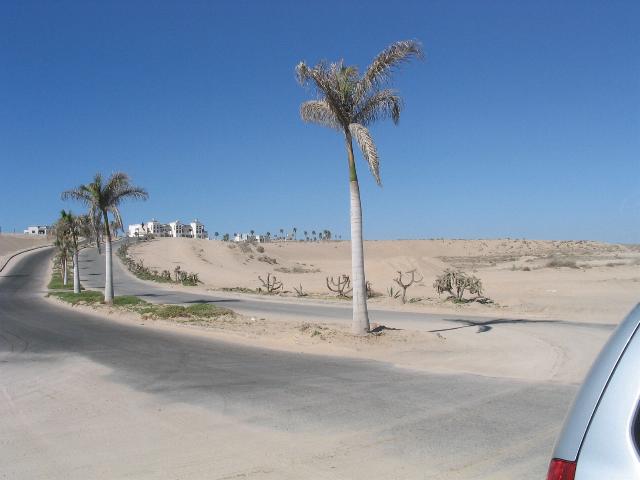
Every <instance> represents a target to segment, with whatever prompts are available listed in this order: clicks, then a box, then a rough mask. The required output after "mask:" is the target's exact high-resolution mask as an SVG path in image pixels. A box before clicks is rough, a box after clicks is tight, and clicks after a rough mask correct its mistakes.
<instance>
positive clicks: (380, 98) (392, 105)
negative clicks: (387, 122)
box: [354, 89, 402, 126]
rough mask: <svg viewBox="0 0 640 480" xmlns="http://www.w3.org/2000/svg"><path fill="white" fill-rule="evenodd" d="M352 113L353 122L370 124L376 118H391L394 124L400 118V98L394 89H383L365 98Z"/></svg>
mask: <svg viewBox="0 0 640 480" xmlns="http://www.w3.org/2000/svg"><path fill="white" fill-rule="evenodd" d="M361 103H362V105H361V106H360V108H359V109H358V111H357V113H356V114H355V115H354V122H356V123H360V124H361V125H365V126H366V125H370V124H371V123H373V122H375V121H377V120H384V119H386V118H391V120H393V123H395V124H396V125H397V124H398V121H399V120H400V112H401V110H402V99H401V98H400V96H399V95H398V93H397V92H396V91H395V90H391V89H385V90H379V91H377V92H375V93H374V94H373V95H371V96H369V97H367V98H365V99H364V100H363V101H362V102H361Z"/></svg>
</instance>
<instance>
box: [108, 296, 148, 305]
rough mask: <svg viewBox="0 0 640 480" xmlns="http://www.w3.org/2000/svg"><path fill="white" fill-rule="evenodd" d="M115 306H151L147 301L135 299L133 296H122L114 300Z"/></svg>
mask: <svg viewBox="0 0 640 480" xmlns="http://www.w3.org/2000/svg"><path fill="white" fill-rule="evenodd" d="M113 304H114V305H115V306H117V307H127V306H141V305H151V304H150V303H149V302H147V301H146V300H142V299H141V298H138V297H135V296H133V295H121V296H119V297H115V298H114V299H113Z"/></svg>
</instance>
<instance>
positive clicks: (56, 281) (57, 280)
mask: <svg viewBox="0 0 640 480" xmlns="http://www.w3.org/2000/svg"><path fill="white" fill-rule="evenodd" d="M54 262H57V260H54ZM47 288H49V290H73V283H69V282H67V284H66V285H65V284H64V282H63V280H62V271H61V270H60V268H57V267H54V269H53V275H51V280H50V281H49V285H47ZM80 288H82V286H81V287H80Z"/></svg>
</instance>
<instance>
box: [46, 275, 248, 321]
mask: <svg viewBox="0 0 640 480" xmlns="http://www.w3.org/2000/svg"><path fill="white" fill-rule="evenodd" d="M49 289H50V290H58V291H52V292H49V295H52V296H54V297H56V298H59V299H60V300H62V301H63V302H67V303H69V304H71V305H78V304H83V305H98V304H103V303H104V293H103V292H101V291H97V290H84V289H83V290H82V291H81V292H80V293H73V282H70V284H69V285H67V286H66V287H65V286H64V285H62V275H61V273H60V269H57V268H56V269H54V271H53V275H52V276H51V281H50V282H49ZM59 290H62V291H59ZM69 290H70V291H69ZM113 306H114V307H116V308H120V309H122V310H126V311H130V312H136V313H139V314H140V315H145V316H146V317H148V318H156V319H178V318H182V319H185V318H188V319H195V320H198V319H211V318H217V317H221V316H224V315H231V316H233V315H235V313H234V312H233V311H232V310H229V309H228V308H224V307H219V306H217V305H213V304H211V303H194V304H193V305H188V306H183V305H158V304H153V303H149V302H147V301H146V300H143V299H141V298H139V297H136V296H133V295H121V296H118V297H114V299H113Z"/></svg>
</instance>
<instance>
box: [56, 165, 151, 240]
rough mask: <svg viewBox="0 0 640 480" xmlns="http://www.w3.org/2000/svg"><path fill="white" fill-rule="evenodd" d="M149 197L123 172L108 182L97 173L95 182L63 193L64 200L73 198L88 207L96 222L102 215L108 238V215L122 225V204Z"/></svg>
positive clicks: (116, 174)
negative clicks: (130, 181)
mask: <svg viewBox="0 0 640 480" xmlns="http://www.w3.org/2000/svg"><path fill="white" fill-rule="evenodd" d="M148 196H149V195H148V194H147V192H146V190H145V189H143V188H140V187H136V186H133V185H131V184H130V183H129V176H128V175H127V174H126V173H122V172H117V173H114V174H113V175H111V176H110V177H109V179H108V180H107V181H106V182H104V181H103V178H102V175H101V174H100V173H96V175H95V176H94V178H93V182H91V183H89V184H87V185H80V186H79V187H77V188H75V189H73V190H67V191H66V192H63V193H62V198H63V199H64V200H66V199H68V198H72V199H74V200H79V201H81V202H83V203H84V204H85V205H87V206H88V207H89V216H90V218H91V219H94V222H95V221H96V219H99V218H100V214H102V216H103V220H104V224H103V225H104V228H105V231H106V233H107V236H108V237H110V236H111V231H110V225H109V221H108V214H109V213H110V214H111V215H112V216H113V218H114V220H115V222H116V224H117V225H122V217H121V215H120V210H119V208H118V207H119V206H120V203H121V202H122V201H123V200H125V199H129V198H132V199H141V200H146V199H147V198H148Z"/></svg>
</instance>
